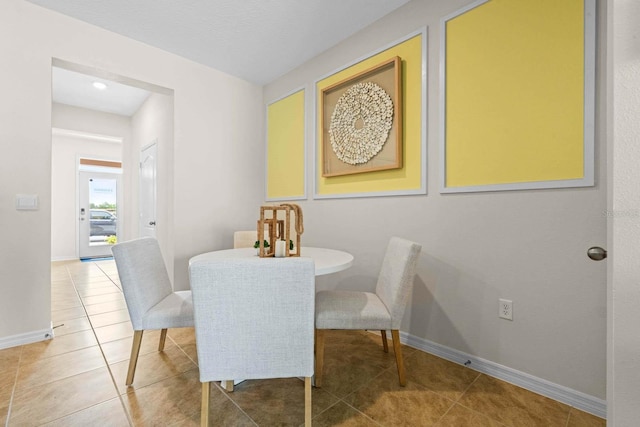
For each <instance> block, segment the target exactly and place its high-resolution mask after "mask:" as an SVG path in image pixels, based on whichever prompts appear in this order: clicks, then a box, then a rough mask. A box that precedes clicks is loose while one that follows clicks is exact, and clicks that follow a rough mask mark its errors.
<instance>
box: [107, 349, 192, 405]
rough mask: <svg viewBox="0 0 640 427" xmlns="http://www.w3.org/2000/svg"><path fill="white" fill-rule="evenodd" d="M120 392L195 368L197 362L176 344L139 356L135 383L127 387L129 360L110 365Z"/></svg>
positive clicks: (135, 388) (129, 390)
mask: <svg viewBox="0 0 640 427" xmlns="http://www.w3.org/2000/svg"><path fill="white" fill-rule="evenodd" d="M109 366H110V368H111V372H112V373H113V378H114V380H115V382H116V384H117V385H118V390H119V392H120V393H121V394H122V393H127V392H133V391H134V390H137V389H138V388H142V387H145V386H147V385H149V384H153V383H156V382H158V381H162V380H164V379H167V378H170V377H173V376H176V375H178V374H181V373H183V372H186V371H188V370H191V369H193V368H195V367H196V366H195V364H194V363H193V362H192V361H191V360H190V359H189V358H188V357H187V356H186V355H185V354H184V353H183V352H182V351H181V350H180V349H179V348H177V347H176V346H173V347H169V348H167V349H165V351H161V352H160V351H156V352H152V353H148V354H144V355H140V356H139V357H138V364H137V366H136V373H135V378H134V381H133V385H132V386H131V387H127V386H126V385H125V380H126V377H127V370H128V368H129V360H125V361H122V362H118V363H115V364H113V365H109Z"/></svg>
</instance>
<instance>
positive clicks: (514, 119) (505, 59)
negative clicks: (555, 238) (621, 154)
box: [443, 0, 592, 191]
mask: <svg viewBox="0 0 640 427" xmlns="http://www.w3.org/2000/svg"><path fill="white" fill-rule="evenodd" d="M444 31H445V34H444V40H446V43H445V46H444V61H445V62H444V70H445V71H444V82H445V85H444V88H443V90H444V91H445V92H444V96H445V102H444V106H443V108H444V111H443V113H444V117H445V120H444V143H443V149H444V171H445V176H444V188H446V189H455V188H467V189H469V188H473V187H480V189H481V190H482V189H483V188H482V187H483V186H493V187H489V188H488V189H492V190H493V189H501V188H500V185H507V186H506V187H505V188H504V189H517V188H519V187H518V186H517V185H515V186H513V185H512V184H519V183H544V182H547V183H549V182H558V183H559V184H558V186H564V184H570V185H567V186H574V185H571V183H576V184H577V185H575V186H578V185H579V184H580V183H582V184H584V185H592V183H589V182H586V181H585V180H584V178H585V176H586V171H585V164H586V163H588V162H586V161H585V158H587V157H589V156H587V157H585V156H586V155H587V153H585V150H586V149H587V150H588V149H591V150H592V147H589V146H588V145H587V144H585V139H586V137H589V138H592V135H585V129H587V128H588V127H586V126H585V103H587V102H591V101H590V100H587V99H585V93H586V92H585V85H586V82H585V33H586V31H585V1H584V0H561V1H558V0H517V1H514V0H490V1H487V2H483V3H482V4H479V5H478V6H477V7H475V8H472V9H471V10H468V11H466V12H464V13H462V14H459V15H457V16H454V17H453V18H451V19H449V20H446V21H445V26H444ZM585 147H586V148H585ZM591 156H592V154H591ZM591 167H592V166H591ZM574 180H578V181H574ZM587 181H588V180H587ZM496 185H497V186H498V187H495V186H496ZM549 186H553V185H548V184H547V185H541V186H540V187H536V186H535V185H533V186H529V187H528V188H541V187H542V188H546V187H549ZM523 188H525V187H523ZM471 191H474V190H473V189H472V190H471Z"/></svg>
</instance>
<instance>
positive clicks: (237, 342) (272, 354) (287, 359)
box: [189, 257, 315, 426]
mask: <svg viewBox="0 0 640 427" xmlns="http://www.w3.org/2000/svg"><path fill="white" fill-rule="evenodd" d="M189 277H190V281H191V291H192V292H193V309H194V318H195V332H196V348H197V353H198V367H199V369H200V382H201V383H202V407H201V425H203V426H206V425H208V420H209V392H210V382H211V381H223V380H226V379H228V378H245V379H266V378H289V377H304V378H305V381H304V390H305V393H304V396H305V425H310V424H311V377H312V375H313V367H314V363H313V342H314V341H313V340H314V327H313V322H314V300H315V267H314V263H313V260H311V259H310V258H298V257H292V258H258V257H255V258H238V259H221V260H203V261H197V262H194V263H193V264H191V265H190V267H189Z"/></svg>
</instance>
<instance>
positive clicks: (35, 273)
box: [0, 0, 264, 347]
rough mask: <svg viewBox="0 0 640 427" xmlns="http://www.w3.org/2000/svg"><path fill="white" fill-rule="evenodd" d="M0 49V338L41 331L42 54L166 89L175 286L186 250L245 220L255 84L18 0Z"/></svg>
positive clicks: (46, 267)
mask: <svg viewBox="0 0 640 427" xmlns="http://www.w3.org/2000/svg"><path fill="white" fill-rule="evenodd" d="M0 54H1V55H2V63H3V66H2V67H1V68H0V77H1V78H0V93H2V94H3V96H2V97H1V98H0V123H2V126H0V144H2V152H3V154H4V158H5V160H4V161H3V165H2V167H1V168H0V183H1V184H0V219H1V220H0V236H2V245H0V277H2V285H1V286H0V347H2V346H7V345H9V344H11V343H14V344H15V343H19V342H24V341H25V340H32V339H42V338H44V333H46V332H47V331H48V328H50V321H51V314H50V299H51V293H50V259H51V242H50V236H51V62H52V58H59V59H62V60H64V61H69V62H71V63H76V64H80V65H84V66H87V67H92V68H95V69H96V70H103V71H107V72H109V73H113V74H116V75H119V76H125V77H130V78H132V79H136V80H140V81H145V82H149V83H152V84H155V85H158V86H161V87H165V88H170V89H173V90H174V91H175V104H174V138H175V147H174V151H175V152H174V164H173V173H174V179H173V186H174V190H173V191H174V199H173V200H169V201H168V206H167V209H168V212H173V215H174V217H173V219H174V223H173V224H172V225H170V227H173V229H174V235H173V236H171V235H170V236H169V237H168V241H167V242H166V243H165V246H164V247H163V251H166V252H165V254H166V253H171V252H173V253H174V254H175V257H176V258H177V262H176V264H175V265H176V270H175V276H176V282H177V283H178V284H179V286H181V287H182V288H184V287H186V285H187V270H186V265H187V262H188V259H189V257H190V256H192V255H195V254H197V253H200V252H203V251H206V250H212V249H216V248H220V247H222V245H228V246H229V247H230V246H231V242H232V231H233V230H234V229H235V227H236V226H238V225H239V224H241V223H242V222H241V221H249V218H255V217H256V213H255V206H256V205H258V204H259V202H256V201H258V200H260V199H261V197H262V188H263V185H262V184H261V181H262V176H263V175H262V173H263V168H262V167H261V165H262V159H263V156H264V148H263V146H262V143H261V141H262V138H263V118H262V117H263V116H262V91H261V88H260V87H258V86H255V85H253V84H250V83H247V82H245V81H242V80H240V79H237V78H234V77H231V76H228V75H226V74H224V73H221V72H218V71H216V70H213V69H210V68H207V67H204V66H201V65H199V64H195V63H193V62H191V61H188V60H186V59H183V58H180V57H177V56H175V55H172V54H169V53H167V52H163V51H161V50H158V49H154V48H151V47H149V46H147V45H144V44H142V43H138V42H135V41H133V40H131V39H127V38H125V37H122V36H118V35H116V34H113V33H110V32H108V31H105V30H102V29H100V28H97V27H94V26H91V25H88V24H85V23H82V22H80V21H77V20H74V19H71V18H68V17H65V16H63V15H60V14H57V13H54V12H51V11H48V10H46V9H43V8H40V7H38V6H35V5H33V4H30V3H27V2H25V1H23V0H4V1H2V2H0ZM254 158H255V160H254ZM239 164H243V165H245V166H246V168H244V167H243V168H242V170H240V171H237V165H239ZM19 193H26V194H37V195H38V196H39V200H40V209H39V210H37V211H16V209H15V195H16V194H19ZM171 258H172V256H171V255H170V256H169V259H171Z"/></svg>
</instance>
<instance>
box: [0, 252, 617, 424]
mask: <svg viewBox="0 0 640 427" xmlns="http://www.w3.org/2000/svg"><path fill="white" fill-rule="evenodd" d="M51 277H52V283H51V287H52V317H53V319H54V326H55V327H56V328H55V338H54V339H53V340H51V341H46V342H39V343H34V344H29V345H24V346H20V347H14V348H9V349H5V350H0V425H3V424H4V425H6V426H88V425H91V426H160V425H161V426H197V425H199V422H200V390H201V389H200V383H199V380H198V361H197V355H196V346H195V337H194V332H193V329H191V328H182V329H172V330H170V331H169V334H168V338H169V339H167V342H166V346H165V350H164V351H163V352H158V351H157V343H158V338H159V332H148V333H145V335H144V338H143V343H142V348H141V350H140V358H139V361H138V367H137V371H136V377H135V382H134V385H133V387H129V388H127V387H126V386H125V385H124V379H125V375H126V371H127V366H128V360H129V352H130V349H131V341H132V335H133V330H132V329H131V323H130V322H129V317H128V314H127V311H126V305H125V302H124V299H123V296H122V293H121V291H120V287H119V286H120V285H119V281H118V275H117V271H116V267H115V264H114V263H113V261H96V262H89V263H81V262H58V263H53V264H52V274H51ZM326 346H327V349H326V354H325V373H324V385H323V387H322V388H316V389H314V390H313V424H314V425H315V426H465V427H466V426H471V427H473V426H496V427H497V426H517V427H520V426H563V427H564V426H572V427H574V426H585V427H590V426H604V425H605V421H604V420H602V419H600V418H597V417H594V416H592V415H590V414H587V413H584V412H581V411H578V410H576V409H574V408H571V407H569V406H567V405H564V404H561V403H558V402H556V401H554V400H551V399H548V398H545V397H542V396H540V395H537V394H534V393H531V392H529V391H526V390H523V389H521V388H519V387H516V386H513V385H511V384H507V383H505V382H502V381H499V380H496V379H494V378H491V377H488V376H486V375H484V374H480V373H478V372H476V371H473V370H471V369H468V368H466V367H464V366H460V365H457V364H454V363H451V362H448V361H446V360H443V359H440V358H438V357H435V356H432V355H430V354H427V353H424V352H422V351H419V350H416V349H412V348H410V347H406V346H405V347H403V351H404V355H405V364H406V368H407V379H408V381H407V386H406V387H399V386H398V382H397V374H396V368H395V361H394V356H393V353H392V347H391V346H390V353H389V354H385V353H384V352H382V346H381V343H380V338H379V336H376V335H374V334H370V333H366V332H345V331H336V332H330V333H329V334H328V336H327V341H326ZM210 410H211V415H210V417H211V420H212V421H211V423H212V425H215V426H245V425H246V426H256V425H258V426H300V425H301V424H302V423H303V420H304V389H303V382H302V381H301V380H298V379H295V378H293V379H277V380H262V381H246V382H244V383H242V384H239V385H237V386H236V388H235V391H234V392H233V393H226V392H225V391H223V390H222V389H221V388H220V387H219V386H218V385H215V386H213V387H212V390H211V402H210Z"/></svg>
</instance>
